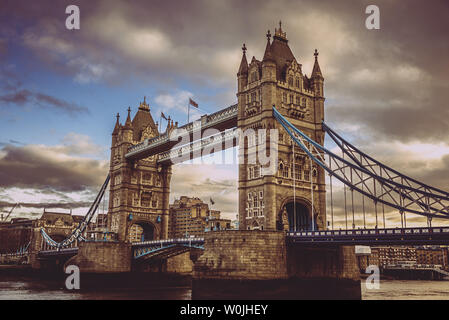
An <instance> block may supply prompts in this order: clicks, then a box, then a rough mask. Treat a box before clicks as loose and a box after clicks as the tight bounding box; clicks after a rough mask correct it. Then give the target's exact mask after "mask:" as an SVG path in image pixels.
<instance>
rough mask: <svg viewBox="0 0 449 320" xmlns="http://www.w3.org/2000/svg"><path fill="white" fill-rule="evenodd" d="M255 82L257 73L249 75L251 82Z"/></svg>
mask: <svg viewBox="0 0 449 320" xmlns="http://www.w3.org/2000/svg"><path fill="white" fill-rule="evenodd" d="M256 80H257V71H253V72H252V73H251V82H254V81H256Z"/></svg>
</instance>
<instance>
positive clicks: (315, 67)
mask: <svg viewBox="0 0 449 320" xmlns="http://www.w3.org/2000/svg"><path fill="white" fill-rule="evenodd" d="M313 55H314V56H315V64H314V65H313V70H312V76H311V78H323V74H322V73H321V69H320V65H319V63H318V50H317V49H315V52H314V54H313Z"/></svg>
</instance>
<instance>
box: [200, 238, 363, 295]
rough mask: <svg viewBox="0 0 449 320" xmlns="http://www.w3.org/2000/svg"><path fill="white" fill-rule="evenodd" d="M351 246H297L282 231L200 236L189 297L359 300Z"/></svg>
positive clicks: (358, 286) (357, 274) (354, 260)
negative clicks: (201, 242)
mask: <svg viewBox="0 0 449 320" xmlns="http://www.w3.org/2000/svg"><path fill="white" fill-rule="evenodd" d="M359 277H360V276H359V273H358V270H357V264H356V258H355V252H354V247H350V246H334V247H325V248H322V247H316V246H315V247H301V246H298V245H294V246H293V245H289V244H287V243H286V237H285V233H284V232H282V231H254V230H252V231H220V232H210V233H208V234H206V236H205V252H204V254H203V255H202V256H200V257H199V259H198V261H197V262H196V263H195V266H194V276H193V281H192V297H193V298H194V299H265V298H266V299H360V298H361V290H360V278H359Z"/></svg>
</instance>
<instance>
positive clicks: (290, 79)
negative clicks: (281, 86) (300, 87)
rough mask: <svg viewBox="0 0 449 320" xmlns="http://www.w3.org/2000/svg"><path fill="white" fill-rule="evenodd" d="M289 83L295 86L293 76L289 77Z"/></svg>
mask: <svg viewBox="0 0 449 320" xmlns="http://www.w3.org/2000/svg"><path fill="white" fill-rule="evenodd" d="M288 85H289V86H293V77H288Z"/></svg>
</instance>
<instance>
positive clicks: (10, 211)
mask: <svg viewBox="0 0 449 320" xmlns="http://www.w3.org/2000/svg"><path fill="white" fill-rule="evenodd" d="M18 205H19V203H18V202H17V203H16V204H15V205H14V207H12V209H11V210H9V213H8V215H7V216H6V218H5V219H3V221H6V220H8V218H9V216H10V215H11V213H12V212H13V210H14V209H15V208H16V207H17V206H18Z"/></svg>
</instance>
